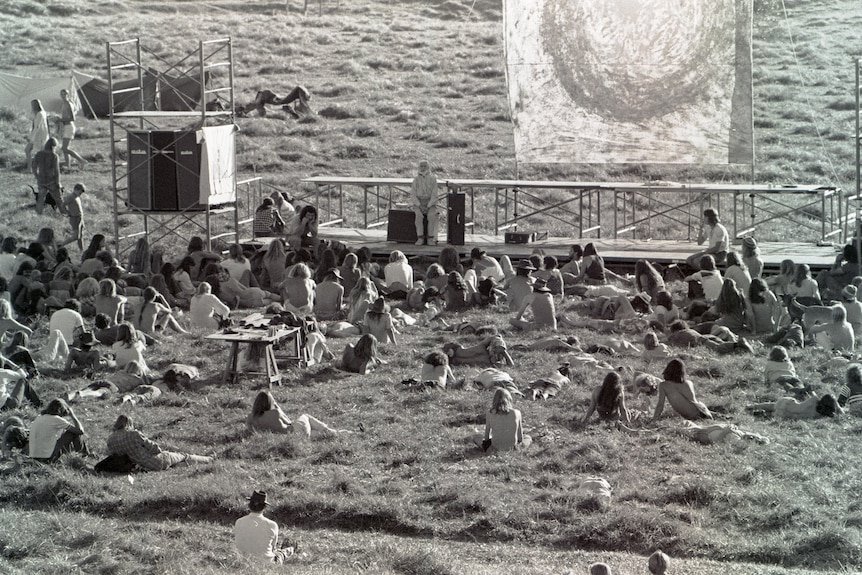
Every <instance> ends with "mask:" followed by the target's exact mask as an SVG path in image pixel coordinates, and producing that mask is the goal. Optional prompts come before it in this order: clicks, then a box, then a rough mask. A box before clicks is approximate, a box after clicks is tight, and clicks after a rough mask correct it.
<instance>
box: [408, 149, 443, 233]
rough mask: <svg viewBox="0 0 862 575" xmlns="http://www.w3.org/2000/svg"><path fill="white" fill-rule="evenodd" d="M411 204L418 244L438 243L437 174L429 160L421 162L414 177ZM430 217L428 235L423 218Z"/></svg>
mask: <svg viewBox="0 0 862 575" xmlns="http://www.w3.org/2000/svg"><path fill="white" fill-rule="evenodd" d="M411 204H412V205H413V211H414V213H415V214H416V237H417V238H418V239H417V240H416V245H417V246H421V245H423V244H431V245H435V246H436V245H437V176H435V175H434V174H433V172H431V164H430V163H429V162H428V160H422V161H421V162H419V173H418V174H416V177H415V178H413V184H412V186H411ZM425 216H427V217H428V235H425V226H424V225H423V221H422V220H423V218H424V217H425Z"/></svg>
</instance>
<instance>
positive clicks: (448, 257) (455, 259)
mask: <svg viewBox="0 0 862 575" xmlns="http://www.w3.org/2000/svg"><path fill="white" fill-rule="evenodd" d="M437 263H439V264H440V265H441V266H443V271H444V272H445V273H447V274H448V273H449V272H452V271H456V272H458V273H459V274H461V275H464V266H463V265H461V258H460V256H459V255H458V250H456V249H455V248H454V247H452V246H443V249H441V250H440V254H439V255H438V256H437Z"/></svg>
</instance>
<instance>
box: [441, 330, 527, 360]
mask: <svg viewBox="0 0 862 575" xmlns="http://www.w3.org/2000/svg"><path fill="white" fill-rule="evenodd" d="M443 352H444V353H445V354H446V355H447V356H448V357H449V363H450V364H452V365H515V360H514V359H512V356H511V355H510V354H509V351H508V348H507V347H506V342H505V341H504V340H503V336H501V335H500V334H493V335H489V336H488V337H486V338H484V339H482V341H480V342H479V343H477V344H475V345H472V346H470V347H464V346H463V345H461V344H460V343H457V342H448V343H445V344H443Z"/></svg>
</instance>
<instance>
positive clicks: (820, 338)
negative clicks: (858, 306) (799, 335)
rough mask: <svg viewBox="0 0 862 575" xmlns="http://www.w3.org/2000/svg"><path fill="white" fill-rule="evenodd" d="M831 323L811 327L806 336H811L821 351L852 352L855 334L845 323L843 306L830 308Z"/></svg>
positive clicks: (836, 305)
mask: <svg viewBox="0 0 862 575" xmlns="http://www.w3.org/2000/svg"><path fill="white" fill-rule="evenodd" d="M831 315H832V321H831V322H828V323H821V324H817V325H815V326H813V327H812V328H811V329H809V330H808V335H813V336H815V337H814V341H815V342H817V345H819V346H820V347H822V348H823V349H829V350H838V351H853V350H854V349H856V334H855V333H854V332H853V326H851V325H850V322H848V321H847V310H846V309H845V308H844V306H843V305H841V304H840V303H839V304H835V305H833V306H832V314H831Z"/></svg>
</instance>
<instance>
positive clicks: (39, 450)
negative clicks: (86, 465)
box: [30, 398, 90, 463]
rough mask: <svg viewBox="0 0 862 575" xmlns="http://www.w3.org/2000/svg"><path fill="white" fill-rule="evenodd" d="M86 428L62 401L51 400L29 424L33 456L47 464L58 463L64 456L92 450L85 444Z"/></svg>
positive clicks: (86, 452) (87, 453) (31, 454)
mask: <svg viewBox="0 0 862 575" xmlns="http://www.w3.org/2000/svg"><path fill="white" fill-rule="evenodd" d="M83 436H84V426H83V425H81V421H80V420H79V419H78V418H77V416H76V415H75V413H74V412H73V411H72V408H71V407H69V404H67V403H66V402H65V401H64V400H62V399H59V398H57V399H52V400H51V401H50V402H49V403H48V405H46V406H45V409H43V410H42V413H41V414H40V415H38V416H37V417H36V419H34V420H33V421H32V422H31V423H30V457H31V458H33V459H35V460H37V461H42V462H45V463H51V462H54V461H57V460H58V459H59V458H60V456H61V455H63V454H64V453H72V452H77V453H83V454H84V455H89V453H90V450H89V449H88V448H87V445H86V443H85V442H84V437H83Z"/></svg>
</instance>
